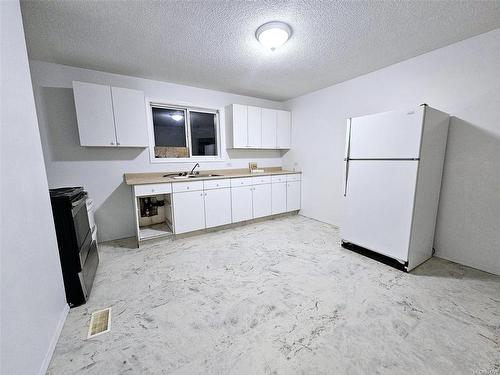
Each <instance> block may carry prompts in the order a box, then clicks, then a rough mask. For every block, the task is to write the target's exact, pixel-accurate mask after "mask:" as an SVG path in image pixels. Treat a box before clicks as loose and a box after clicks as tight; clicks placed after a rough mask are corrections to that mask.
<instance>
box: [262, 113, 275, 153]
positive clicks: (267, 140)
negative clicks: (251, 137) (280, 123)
mask: <svg viewBox="0 0 500 375" xmlns="http://www.w3.org/2000/svg"><path fill="white" fill-rule="evenodd" d="M276 116H277V115H276V111H275V110H274V109H267V108H262V148H276Z"/></svg>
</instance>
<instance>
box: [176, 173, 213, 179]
mask: <svg viewBox="0 0 500 375" xmlns="http://www.w3.org/2000/svg"><path fill="white" fill-rule="evenodd" d="M221 176H222V175H221V174H211V173H210V174H188V175H185V176H174V177H172V178H175V179H176V180H177V179H179V180H185V179H188V178H201V177H221Z"/></svg>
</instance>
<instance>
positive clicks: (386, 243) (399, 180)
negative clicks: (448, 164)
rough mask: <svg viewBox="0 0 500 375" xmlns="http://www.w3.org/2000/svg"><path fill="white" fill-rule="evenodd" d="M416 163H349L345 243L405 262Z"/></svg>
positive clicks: (412, 161) (389, 161)
mask: <svg viewBox="0 0 500 375" xmlns="http://www.w3.org/2000/svg"><path fill="white" fill-rule="evenodd" d="M418 163H419V162H418V161H416V160H385V161H378V160H352V161H350V163H349V178H348V180H347V189H346V196H345V206H344V209H345V213H344V222H343V225H342V239H343V240H344V241H347V242H351V243H353V244H356V245H359V246H362V247H365V248H367V249H369V250H372V251H376V252H378V253H380V254H384V255H387V256H389V257H391V258H395V259H398V260H401V261H405V262H406V261H407V260H408V248H409V242H410V232H411V225H412V215H413V201H414V197H415V184H416V178H417V169H418Z"/></svg>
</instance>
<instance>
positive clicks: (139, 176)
mask: <svg viewBox="0 0 500 375" xmlns="http://www.w3.org/2000/svg"><path fill="white" fill-rule="evenodd" d="M263 169H264V172H259V173H250V172H249V171H248V169H218V170H210V171H202V170H200V171H199V172H200V174H217V175H219V176H203V177H196V178H173V176H171V175H172V174H174V173H176V172H155V173H125V174H124V175H123V178H124V180H125V183H126V184H127V185H144V184H161V183H169V182H186V181H203V180H217V179H222V178H235V177H256V176H272V175H279V174H295V173H302V172H298V171H287V170H284V169H281V168H280V167H272V168H263ZM164 175H170V176H169V177H163V176H164Z"/></svg>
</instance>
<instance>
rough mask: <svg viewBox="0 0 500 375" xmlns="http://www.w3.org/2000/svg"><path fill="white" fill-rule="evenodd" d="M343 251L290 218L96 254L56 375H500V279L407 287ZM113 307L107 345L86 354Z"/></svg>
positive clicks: (433, 271)
mask: <svg viewBox="0 0 500 375" xmlns="http://www.w3.org/2000/svg"><path fill="white" fill-rule="evenodd" d="M339 242H340V240H339V232H338V230H337V229H336V228H335V227H332V226H330V225H327V224H323V223H319V222H317V221H314V220H311V219H307V218H304V217H301V216H291V217H283V218H279V219H275V220H269V221H264V222H260V223H254V224H250V225H247V226H242V227H238V228H234V229H228V230H224V231H220V232H213V233H208V234H202V235H198V236H194V237H190V238H184V239H180V240H175V241H171V240H167V241H164V242H162V243H158V244H154V245H150V246H148V247H144V248H141V249H133V248H130V247H131V246H130V245H132V244H133V243H132V242H127V241H121V242H120V241H119V242H114V243H110V244H106V245H102V246H101V247H100V254H101V264H100V268H99V270H98V274H97V277H96V280H95V284H94V289H93V291H92V296H91V298H90V301H89V302H88V303H87V304H86V305H84V306H81V307H78V308H75V309H72V310H71V311H70V314H69V316H68V319H67V322H66V324H65V326H64V329H63V332H62V335H61V338H60V340H59V342H58V344H57V348H56V351H55V354H54V357H53V359H52V362H51V365H50V369H49V371H48V373H49V374H54V375H55V374H65V375H68V374H141V375H146V374H403V373H405V374H489V375H491V374H499V373H500V277H498V276H493V275H490V274H487V273H483V272H480V271H477V270H474V269H471V268H467V267H464V266H460V265H458V264H454V263H450V262H448V261H445V260H442V259H438V258H433V259H431V260H430V261H428V262H426V263H425V264H423V265H422V266H420V267H418V268H417V269H415V270H414V271H413V272H412V273H410V274H405V273H402V272H401V271H398V270H395V269H392V268H390V267H388V266H386V265H383V264H380V263H377V262H376V261H374V260H371V259H368V258H365V257H362V256H361V255H358V254H356V253H352V252H349V251H348V250H344V249H342V248H341V247H340V246H339ZM471 250H472V249H471ZM108 306H111V307H112V324H111V328H112V330H111V332H109V333H106V334H103V335H101V336H98V337H96V338H93V339H90V340H87V339H86V335H87V329H88V324H89V320H90V314H91V312H92V311H95V310H98V309H102V308H106V307H108Z"/></svg>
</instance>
